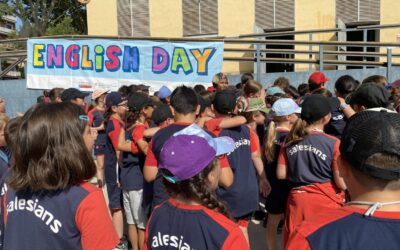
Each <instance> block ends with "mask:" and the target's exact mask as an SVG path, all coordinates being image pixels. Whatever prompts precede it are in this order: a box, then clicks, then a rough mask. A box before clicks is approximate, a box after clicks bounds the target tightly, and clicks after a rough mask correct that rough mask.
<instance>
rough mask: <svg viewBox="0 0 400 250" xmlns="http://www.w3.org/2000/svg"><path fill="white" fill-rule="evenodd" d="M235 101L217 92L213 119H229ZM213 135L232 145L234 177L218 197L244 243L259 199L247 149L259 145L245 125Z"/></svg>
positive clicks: (229, 93)
mask: <svg viewBox="0 0 400 250" xmlns="http://www.w3.org/2000/svg"><path fill="white" fill-rule="evenodd" d="M235 101H236V96H235V94H234V93H233V92H232V91H228V90H225V91H220V92H217V93H216V95H215V98H214V103H213V107H214V110H215V116H216V118H217V119H221V120H224V119H226V118H230V116H231V114H232V113H233V110H234V109H235V105H236V102H235ZM214 133H215V135H216V136H228V137H230V138H232V139H233V140H234V141H235V150H234V151H233V152H232V153H229V154H228V160H229V165H230V166H231V168H232V170H233V173H234V179H233V184H232V186H230V187H229V188H224V187H221V188H220V189H219V190H218V195H219V196H220V197H221V199H222V200H224V201H225V202H227V204H228V207H229V209H230V212H231V213H232V216H233V217H234V218H235V219H236V220H237V221H238V223H239V225H240V227H241V229H242V230H243V232H244V234H245V236H246V239H248V233H247V227H248V224H249V221H250V219H251V217H252V216H253V212H254V211H256V210H258V198H259V197H258V193H259V189H258V181H257V174H256V169H255V167H253V162H252V154H254V153H256V152H257V149H256V147H253V146H251V145H254V144H258V143H259V141H257V140H258V138H257V137H255V136H253V135H254V134H252V133H251V132H250V128H249V127H248V126H246V125H239V126H236V127H232V128H229V129H221V130H218V131H217V130H214ZM261 167H262V166H261Z"/></svg>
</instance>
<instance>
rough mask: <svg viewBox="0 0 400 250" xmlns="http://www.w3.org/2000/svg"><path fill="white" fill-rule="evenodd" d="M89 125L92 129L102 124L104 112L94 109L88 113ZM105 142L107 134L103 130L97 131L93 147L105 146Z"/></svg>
mask: <svg viewBox="0 0 400 250" xmlns="http://www.w3.org/2000/svg"><path fill="white" fill-rule="evenodd" d="M88 116H89V121H90V122H91V124H89V125H90V126H92V127H99V126H101V124H102V123H104V110H99V109H97V108H94V109H92V110H90V111H89V112H88ZM106 140H107V134H106V131H105V130H99V131H98V133H97V139H96V141H95V142H94V144H95V145H105V144H106Z"/></svg>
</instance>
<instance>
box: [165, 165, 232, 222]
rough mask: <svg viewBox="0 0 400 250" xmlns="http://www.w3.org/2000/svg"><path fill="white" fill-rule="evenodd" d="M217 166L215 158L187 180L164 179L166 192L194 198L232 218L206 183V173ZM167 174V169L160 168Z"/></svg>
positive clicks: (189, 198) (190, 198) (188, 198)
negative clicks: (175, 181)
mask: <svg viewBox="0 0 400 250" xmlns="http://www.w3.org/2000/svg"><path fill="white" fill-rule="evenodd" d="M215 167H218V166H217V160H214V161H213V162H211V163H210V164H209V165H208V166H207V167H206V168H205V169H203V171H202V172H200V173H199V174H198V175H196V176H194V177H192V178H191V179H189V180H184V181H179V182H177V183H171V182H169V181H168V180H166V179H164V180H163V182H164V185H165V188H166V190H167V192H168V193H169V194H170V195H171V196H172V197H174V196H177V195H181V196H182V197H183V198H184V199H187V200H195V201H197V202H199V203H200V204H202V205H203V206H205V207H208V208H209V209H212V210H214V211H217V212H219V213H221V214H223V215H225V216H226V217H228V218H230V219H232V217H231V216H230V214H229V212H228V209H227V208H226V206H225V204H224V203H222V202H221V201H220V200H219V199H218V197H217V195H216V194H215V191H214V190H212V189H210V188H209V187H208V184H207V177H208V174H209V173H210V172H211V171H212V170H213V169H214V168H215ZM161 171H163V173H164V174H165V175H167V176H171V175H172V174H171V173H169V171H168V170H165V169H161Z"/></svg>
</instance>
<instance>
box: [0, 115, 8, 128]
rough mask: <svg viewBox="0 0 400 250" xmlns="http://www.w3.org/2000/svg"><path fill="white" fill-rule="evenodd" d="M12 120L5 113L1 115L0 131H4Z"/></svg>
mask: <svg viewBox="0 0 400 250" xmlns="http://www.w3.org/2000/svg"><path fill="white" fill-rule="evenodd" d="M9 120H10V119H9V118H8V116H7V115H6V114H4V113H0V129H4V128H5V127H6V125H7V123H8V121H9Z"/></svg>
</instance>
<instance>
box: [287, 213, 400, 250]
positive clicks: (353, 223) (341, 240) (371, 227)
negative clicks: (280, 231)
mask: <svg viewBox="0 0 400 250" xmlns="http://www.w3.org/2000/svg"><path fill="white" fill-rule="evenodd" d="M365 211H366V208H365V209H361V208H357V207H351V206H345V207H343V208H341V209H335V210H331V211H326V212H324V213H322V214H316V216H315V218H313V219H310V220H308V221H305V222H303V224H301V226H300V227H299V228H298V229H297V230H296V233H295V234H294V235H293V237H291V238H290V239H289V242H288V248H287V249H291V250H292V249H293V250H297V249H313V250H336V249H400V213H399V212H385V211H380V210H377V211H376V212H375V213H374V214H373V216H365V215H364V213H365Z"/></svg>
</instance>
